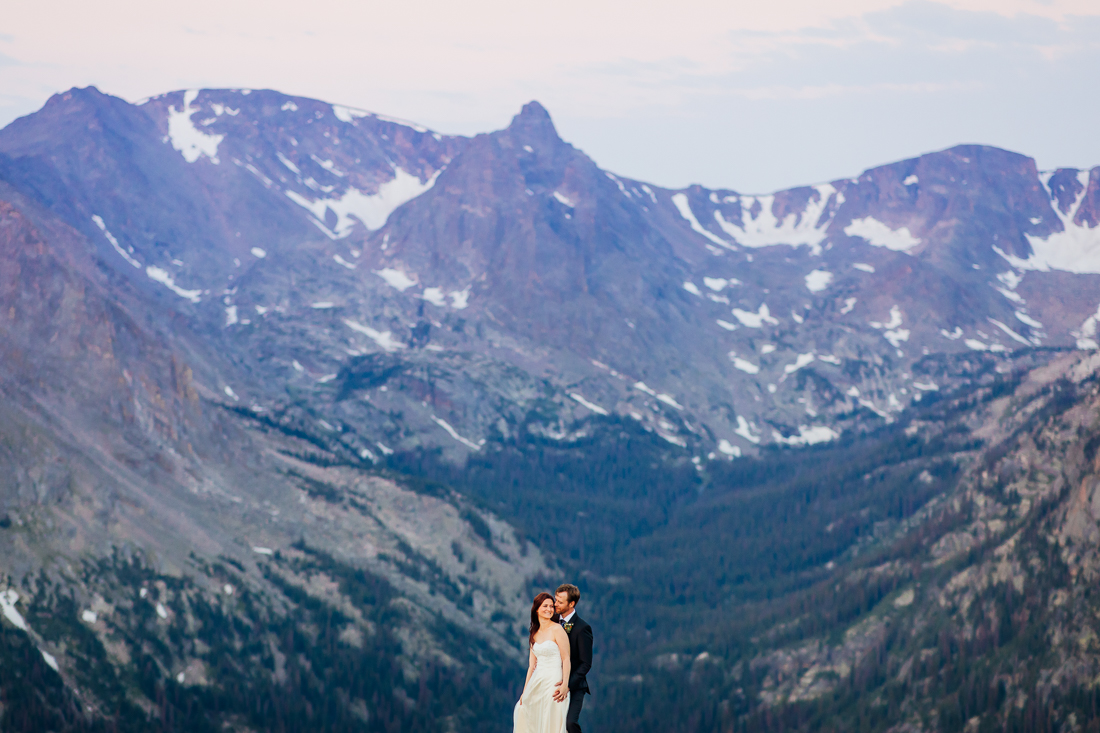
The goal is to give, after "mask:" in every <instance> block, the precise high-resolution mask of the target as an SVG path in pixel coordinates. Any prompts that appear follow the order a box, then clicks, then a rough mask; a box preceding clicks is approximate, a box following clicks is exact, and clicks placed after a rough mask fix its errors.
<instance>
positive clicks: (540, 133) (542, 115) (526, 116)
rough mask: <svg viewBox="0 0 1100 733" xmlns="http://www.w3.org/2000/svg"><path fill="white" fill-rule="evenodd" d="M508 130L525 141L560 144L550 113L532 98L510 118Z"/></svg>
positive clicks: (518, 138) (560, 140)
mask: <svg viewBox="0 0 1100 733" xmlns="http://www.w3.org/2000/svg"><path fill="white" fill-rule="evenodd" d="M508 132H509V133H510V134H511V135H512V136H513V137H514V138H516V139H517V140H522V141H523V142H525V143H527V142H529V143H540V142H542V143H553V144H560V143H561V142H562V139H561V137H560V136H559V135H558V131H557V129H556V128H555V127H554V121H553V120H551V119H550V113H549V112H547V111H546V108H545V107H543V106H542V105H541V104H539V103H538V102H537V101H534V100H532V101H530V102H528V103H527V104H525V105H523V108H522V109H521V110H520V111H519V114H517V115H516V116H515V117H513V118H512V123H511V124H510V125H509V126H508Z"/></svg>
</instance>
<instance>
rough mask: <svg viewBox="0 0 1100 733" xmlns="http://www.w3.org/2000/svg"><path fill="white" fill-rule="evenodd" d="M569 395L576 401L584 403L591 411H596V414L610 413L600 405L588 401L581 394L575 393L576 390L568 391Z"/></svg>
mask: <svg viewBox="0 0 1100 733" xmlns="http://www.w3.org/2000/svg"><path fill="white" fill-rule="evenodd" d="M569 396H570V397H572V398H573V399H574V400H576V401H577V402H579V403H581V404H582V405H584V406H585V407H587V408H588V409H589V410H591V411H592V412H594V413H596V414H597V415H610V414H611V413H609V412H608V411H607V410H605V409H603V408H602V407H600V406H599V405H597V404H596V403H594V402H589V401H588V400H586V399H585V398H584V397H583V396H581V395H579V394H577V393H576V392H570V393H569Z"/></svg>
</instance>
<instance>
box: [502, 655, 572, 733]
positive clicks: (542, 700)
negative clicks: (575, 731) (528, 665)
mask: <svg viewBox="0 0 1100 733" xmlns="http://www.w3.org/2000/svg"><path fill="white" fill-rule="evenodd" d="M531 648H532V650H534V652H535V659H536V660H538V664H537V665H536V666H535V671H534V672H533V673H531V680H530V681H529V682H528V683H527V689H526V690H524V691H523V697H521V698H520V700H521V701H522V702H523V704H522V705H520V704H519V703H516V711H515V715H514V717H513V719H514V721H515V725H514V730H515V733H565V712H566V711H567V710H568V709H569V695H566V696H565V699H564V700H562V701H561V702H554V690H555V689H557V688H556V685H557V684H558V683H559V682H561V654H560V653H559V652H558V645H557V644H556V643H555V642H554V641H553V640H550V641H539V642H536V643H535V644H534V646H532V647H531Z"/></svg>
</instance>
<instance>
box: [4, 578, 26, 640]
mask: <svg viewBox="0 0 1100 733" xmlns="http://www.w3.org/2000/svg"><path fill="white" fill-rule="evenodd" d="M18 602H19V593H18V592H17V591H15V590H14V589H12V588H8V589H7V590H5V591H4V592H2V593H0V612H3V614H4V618H6V619H7V620H8V621H10V622H11V625H12V626H14V627H15V628H17V629H20V630H21V631H27V630H28V629H27V622H26V621H25V620H23V614H21V613H19V611H18V610H17V609H16V608H15V604H16V603H18Z"/></svg>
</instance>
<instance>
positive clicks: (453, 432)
mask: <svg viewBox="0 0 1100 733" xmlns="http://www.w3.org/2000/svg"><path fill="white" fill-rule="evenodd" d="M432 421H433V422H435V424H436V425H438V426H439V427H441V428H443V429H444V430H446V431H447V435H450V436H451V437H452V438H454V439H455V440H457V441H458V442H459V443H462V445H464V446H466V447H467V448H471V449H473V450H476V451H479V450H481V446H480V445H478V444H477V443H475V442H474V441H472V440H468V439H467V438H463V437H462V436H461V435H459V434H458V431H457V430H455V429H454V428H452V427H451V424H450V423H448V422H447V421H446V420H444V419H443V418H441V417H436V416H435V415H432Z"/></svg>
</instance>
